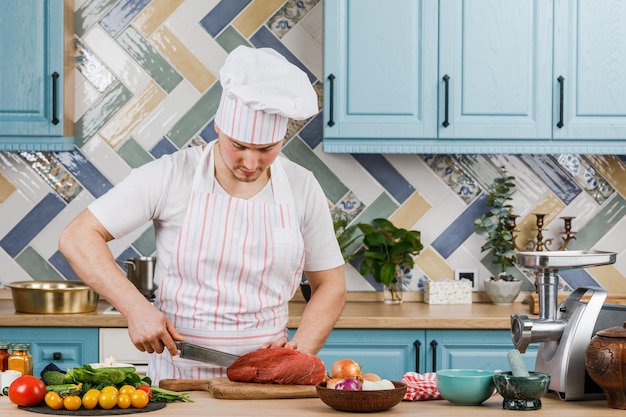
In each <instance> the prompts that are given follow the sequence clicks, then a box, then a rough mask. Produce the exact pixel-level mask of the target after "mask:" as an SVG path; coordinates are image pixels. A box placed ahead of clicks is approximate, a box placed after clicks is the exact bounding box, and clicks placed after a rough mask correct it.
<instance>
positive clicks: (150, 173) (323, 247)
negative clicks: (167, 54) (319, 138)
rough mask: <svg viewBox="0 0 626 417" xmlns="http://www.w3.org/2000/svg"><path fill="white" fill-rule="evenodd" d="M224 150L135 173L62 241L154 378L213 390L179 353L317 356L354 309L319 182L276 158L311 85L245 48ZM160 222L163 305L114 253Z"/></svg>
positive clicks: (265, 52) (233, 78) (233, 72)
mask: <svg viewBox="0 0 626 417" xmlns="http://www.w3.org/2000/svg"><path fill="white" fill-rule="evenodd" d="M220 81H221V83H222V87H223V92H222V97H221V100H220V105H219V108H218V110H217V113H216V116H215V121H214V122H215V130H216V132H217V134H218V139H217V140H216V141H214V142H211V143H209V144H207V145H206V146H202V147H192V148H187V149H184V150H180V151H178V152H176V153H174V154H172V155H167V156H163V157H162V158H160V159H158V160H156V161H153V162H151V163H148V164H146V165H144V166H142V167H140V168H138V169H135V170H133V172H132V173H131V174H130V175H129V176H128V178H126V179H125V180H124V181H122V182H120V183H119V184H118V185H116V186H115V187H114V188H113V189H112V190H110V191H109V192H108V193H107V194H105V195H104V196H102V197H101V198H99V199H98V200H96V201H95V202H93V203H92V204H91V205H90V206H89V207H88V208H87V209H86V210H85V211H84V212H82V213H81V214H80V215H79V216H78V217H77V218H76V219H75V220H74V221H72V222H71V223H70V224H69V225H68V227H67V228H66V229H65V231H64V232H63V233H62V236H61V239H60V243H59V247H60V250H61V253H62V254H63V255H64V256H65V257H66V258H67V260H68V262H69V263H70V265H71V266H72V268H73V269H74V270H75V272H76V274H77V275H78V276H79V277H80V278H81V279H82V280H83V281H84V282H85V283H86V284H88V285H90V286H91V287H92V288H93V289H94V290H95V291H96V292H98V293H99V294H100V295H101V296H102V297H103V298H105V299H106V300H108V301H109V302H110V303H111V304H113V305H114V306H115V307H116V308H117V309H118V310H119V311H120V312H121V314H123V315H124V317H125V318H126V319H127V320H128V330H129V335H130V337H131V339H132V341H133V343H134V345H135V346H136V347H137V348H138V349H139V350H141V351H146V352H149V353H155V354H152V355H151V358H150V363H149V367H148V375H149V376H150V377H151V378H152V379H153V382H155V383H156V382H158V381H159V380H160V379H163V378H210V377H219V376H223V375H225V372H224V371H225V370H224V369H223V368H219V367H217V366H211V365H207V364H202V363H199V362H194V361H189V360H184V359H181V358H180V357H179V356H178V355H177V354H178V351H177V349H176V346H175V343H174V341H175V340H185V341H188V342H190V343H195V344H200V345H203V346H207V347H211V348H214V349H218V350H223V351H228V352H231V353H234V354H244V353H247V352H250V351H253V350H256V349H258V348H272V347H278V346H287V347H291V348H294V349H297V350H299V351H303V352H307V353H312V354H315V353H317V352H318V351H319V349H321V347H322V346H323V344H324V342H325V341H326V339H327V337H328V335H329V334H330V331H331V330H332V328H333V326H334V324H335V322H336V321H337V319H338V317H339V315H340V314H341V311H342V309H343V306H344V303H345V294H346V288H345V279H344V275H343V263H344V261H343V258H342V256H341V253H340V250H339V246H338V244H337V241H336V239H335V236H334V233H333V227H332V219H331V217H330V212H329V210H328V206H327V203H326V199H325V197H324V194H323V191H322V189H321V187H320V186H319V184H318V183H317V181H316V180H315V179H314V177H313V175H312V174H311V173H310V172H309V171H307V170H305V169H304V168H302V167H300V166H298V165H296V164H294V163H293V162H291V161H289V160H287V159H286V158H283V157H279V153H280V150H281V147H282V142H283V138H284V136H285V133H286V129H287V122H288V119H289V118H294V119H297V120H302V119H306V118H308V117H311V116H313V115H315V114H316V113H317V111H318V108H317V96H316V94H315V91H314V90H313V88H312V86H311V84H310V82H309V80H308V78H307V77H306V74H304V73H303V72H302V71H301V70H299V69H298V68H297V67H295V66H294V65H292V64H291V63H289V62H288V61H287V60H286V59H285V58H284V57H282V56H281V55H280V54H278V53H276V52H275V51H274V50H272V49H265V48H264V49H254V48H248V47H243V46H241V47H238V48H237V49H235V50H234V51H233V52H232V53H231V54H230V55H229V57H228V58H227V60H226V62H225V64H224V66H223V67H222V69H221V70H220ZM146 221H152V222H153V223H154V227H155V232H156V242H157V266H156V271H155V284H156V285H157V286H158V289H157V292H156V300H155V302H154V305H152V304H151V303H149V302H148V300H146V298H145V297H143V296H142V295H141V294H140V293H139V291H138V290H137V289H136V288H135V287H134V286H133V284H132V283H131V282H130V281H129V280H128V279H126V276H125V275H124V274H123V272H122V271H121V270H120V268H118V266H117V265H116V263H115V260H114V258H113V255H112V253H111V251H110V250H109V248H108V245H107V242H109V241H110V240H112V239H115V238H120V237H122V236H124V235H126V234H128V233H129V232H131V231H133V230H135V229H137V228H138V227H140V226H141V225H143V224H145V222H146ZM303 271H304V272H305V274H306V276H307V278H308V280H309V282H310V284H311V289H312V296H311V299H310V301H309V302H308V303H307V305H306V308H305V310H304V312H303V314H302V319H301V322H300V326H299V327H298V330H297V331H296V333H295V334H294V337H293V339H292V340H288V332H287V330H286V324H287V320H288V301H289V300H290V299H291V297H292V296H293V294H294V293H295V291H296V289H297V287H298V285H299V282H300V278H301V274H302V272H303Z"/></svg>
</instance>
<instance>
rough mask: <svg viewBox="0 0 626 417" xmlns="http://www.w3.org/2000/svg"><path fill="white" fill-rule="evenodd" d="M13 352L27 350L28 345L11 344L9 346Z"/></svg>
mask: <svg viewBox="0 0 626 417" xmlns="http://www.w3.org/2000/svg"><path fill="white" fill-rule="evenodd" d="M11 349H13V350H28V349H30V343H13V344H12V345H11Z"/></svg>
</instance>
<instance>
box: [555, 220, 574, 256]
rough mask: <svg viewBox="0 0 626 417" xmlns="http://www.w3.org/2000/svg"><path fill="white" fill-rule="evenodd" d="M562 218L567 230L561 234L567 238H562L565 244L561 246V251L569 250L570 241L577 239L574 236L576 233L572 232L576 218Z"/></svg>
mask: <svg viewBox="0 0 626 417" xmlns="http://www.w3.org/2000/svg"><path fill="white" fill-rule="evenodd" d="M560 218H561V219H563V223H564V224H563V228H564V229H565V230H564V231H563V232H561V234H562V235H565V236H564V237H562V238H561V239H563V243H562V244H561V247H560V248H559V250H567V244H568V243H569V241H570V240H572V239H576V236H574V235H575V234H576V232H572V220H573V219H575V218H576V217H569V216H563V217H560Z"/></svg>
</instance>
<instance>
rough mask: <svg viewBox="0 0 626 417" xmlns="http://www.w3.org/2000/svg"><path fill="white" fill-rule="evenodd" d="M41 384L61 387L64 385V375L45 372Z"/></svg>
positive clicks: (56, 372)
mask: <svg viewBox="0 0 626 417" xmlns="http://www.w3.org/2000/svg"><path fill="white" fill-rule="evenodd" d="M41 378H42V379H43V382H45V383H46V385H62V384H65V374H64V373H63V372H59V371H46V372H44V373H43V375H42V377H41Z"/></svg>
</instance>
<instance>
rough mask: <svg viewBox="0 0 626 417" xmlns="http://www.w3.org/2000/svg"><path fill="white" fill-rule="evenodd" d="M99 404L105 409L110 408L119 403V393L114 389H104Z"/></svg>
mask: <svg viewBox="0 0 626 417" xmlns="http://www.w3.org/2000/svg"><path fill="white" fill-rule="evenodd" d="M98 405H100V408H102V409H104V410H110V409H111V408H113V407H115V406H116V405H117V395H115V392H113V391H104V390H102V391H101V392H100V397H99V398H98Z"/></svg>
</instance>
